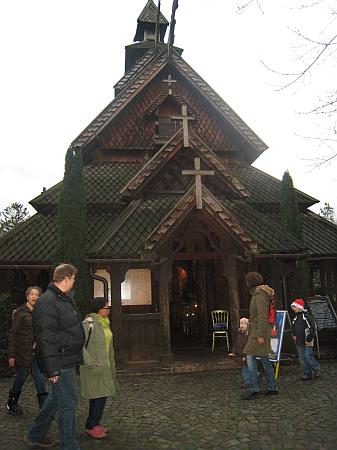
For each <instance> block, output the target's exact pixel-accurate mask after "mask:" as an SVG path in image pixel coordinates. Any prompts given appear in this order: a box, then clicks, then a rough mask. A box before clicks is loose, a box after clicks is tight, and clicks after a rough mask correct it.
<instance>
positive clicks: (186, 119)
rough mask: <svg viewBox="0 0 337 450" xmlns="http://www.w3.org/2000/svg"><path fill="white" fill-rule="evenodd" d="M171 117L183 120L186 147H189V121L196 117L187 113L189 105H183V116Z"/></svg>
mask: <svg viewBox="0 0 337 450" xmlns="http://www.w3.org/2000/svg"><path fill="white" fill-rule="evenodd" d="M171 119H175V120H182V121H183V134H184V147H189V146H190V142H189V136H188V121H189V120H194V117H192V116H188V115H187V106H186V105H181V116H173V117H171Z"/></svg>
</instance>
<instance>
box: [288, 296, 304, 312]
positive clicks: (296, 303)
mask: <svg viewBox="0 0 337 450" xmlns="http://www.w3.org/2000/svg"><path fill="white" fill-rule="evenodd" d="M293 306H294V307H295V308H298V309H300V310H302V311H303V310H304V300H303V298H297V299H296V300H294V301H293V302H292V304H291V307H293Z"/></svg>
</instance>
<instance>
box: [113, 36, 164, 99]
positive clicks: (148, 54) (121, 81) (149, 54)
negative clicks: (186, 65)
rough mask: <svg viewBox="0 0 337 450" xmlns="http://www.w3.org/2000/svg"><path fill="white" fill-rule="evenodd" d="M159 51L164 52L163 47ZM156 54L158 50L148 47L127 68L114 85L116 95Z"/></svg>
mask: <svg viewBox="0 0 337 450" xmlns="http://www.w3.org/2000/svg"><path fill="white" fill-rule="evenodd" d="M158 46H159V48H160V47H161V46H163V44H161V43H159V44H158ZM165 48H166V47H165ZM160 53H164V49H163V48H161V52H160ZM157 56H158V51H157V50H156V48H155V47H154V46H153V47H150V48H149V49H148V51H147V52H146V53H145V54H144V55H143V56H142V58H140V59H139V60H138V61H137V62H136V64H134V65H133V66H132V67H131V69H129V70H128V71H127V72H126V73H125V74H124V75H123V76H122V78H120V79H119V81H117V83H116V84H115V85H114V89H115V92H116V96H117V95H119V94H120V93H121V92H122V90H123V89H124V88H125V87H126V86H127V85H128V84H129V83H130V82H131V81H132V79H133V78H135V77H136V75H138V73H140V72H141V71H142V70H144V69H145V68H146V66H147V65H148V64H149V63H150V62H151V61H153V60H154V59H155V58H156V57H157Z"/></svg>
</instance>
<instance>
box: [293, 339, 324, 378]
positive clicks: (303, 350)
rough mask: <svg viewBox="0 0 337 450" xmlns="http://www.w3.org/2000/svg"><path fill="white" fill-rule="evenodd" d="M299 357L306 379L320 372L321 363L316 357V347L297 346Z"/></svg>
mask: <svg viewBox="0 0 337 450" xmlns="http://www.w3.org/2000/svg"><path fill="white" fill-rule="evenodd" d="M297 351H298V356H299V358H300V364H301V367H302V370H303V375H304V376H305V377H308V378H311V377H312V371H313V370H314V371H317V370H320V365H319V362H318V361H317V360H316V358H315V357H314V347H312V346H311V347H308V346H306V345H297Z"/></svg>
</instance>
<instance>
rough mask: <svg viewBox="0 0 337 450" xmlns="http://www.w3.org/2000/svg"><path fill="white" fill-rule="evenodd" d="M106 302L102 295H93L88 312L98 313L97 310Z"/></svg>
mask: <svg viewBox="0 0 337 450" xmlns="http://www.w3.org/2000/svg"><path fill="white" fill-rule="evenodd" d="M107 303H108V301H107V299H106V298H104V297H95V298H94V299H93V300H91V303H90V312H93V313H96V314H97V313H98V311H99V310H100V309H102V308H104V306H105V305H106V304H107Z"/></svg>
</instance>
